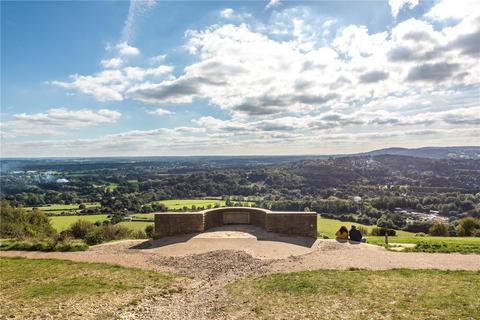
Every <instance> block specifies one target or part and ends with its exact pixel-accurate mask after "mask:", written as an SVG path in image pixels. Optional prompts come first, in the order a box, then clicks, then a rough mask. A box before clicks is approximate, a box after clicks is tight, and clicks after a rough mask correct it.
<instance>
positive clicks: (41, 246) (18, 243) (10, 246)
mask: <svg viewBox="0 0 480 320" xmlns="http://www.w3.org/2000/svg"><path fill="white" fill-rule="evenodd" d="M87 249H88V246H87V245H86V244H85V243H84V242H83V241H79V240H70V241H63V242H59V243H54V242H52V241H46V240H7V241H2V243H1V245H0V250H1V251H8V250H22V251H46V252H49V251H63V252H65V251H85V250H87Z"/></svg>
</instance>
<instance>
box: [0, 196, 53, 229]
mask: <svg viewBox="0 0 480 320" xmlns="http://www.w3.org/2000/svg"><path fill="white" fill-rule="evenodd" d="M0 221H1V223H0V236H1V237H5V238H17V237H45V236H51V235H54V234H55V233H56V231H55V229H54V228H53V227H52V225H51V224H50V220H49V219H48V217H47V216H46V215H45V213H43V212H42V211H40V210H36V209H34V210H32V211H29V212H27V211H25V209H23V208H21V207H20V208H13V207H12V206H10V204H9V203H8V202H7V201H2V202H1V207H0Z"/></svg>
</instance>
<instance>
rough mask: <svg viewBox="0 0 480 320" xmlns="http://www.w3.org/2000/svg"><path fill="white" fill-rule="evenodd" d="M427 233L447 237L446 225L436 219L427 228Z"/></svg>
mask: <svg viewBox="0 0 480 320" xmlns="http://www.w3.org/2000/svg"><path fill="white" fill-rule="evenodd" d="M428 234H429V235H431V236H433V237H448V225H446V224H445V223H443V222H440V221H437V222H435V223H434V224H433V225H432V226H431V227H430V228H429V229H428Z"/></svg>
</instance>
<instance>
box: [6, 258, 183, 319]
mask: <svg viewBox="0 0 480 320" xmlns="http://www.w3.org/2000/svg"><path fill="white" fill-rule="evenodd" d="M0 267H1V268H0V269H1V270H2V272H0V280H1V281H0V305H1V306H2V316H3V317H5V318H21V319H24V318H40V317H44V316H47V314H48V315H49V316H48V317H53V318H57V319H72V318H78V319H82V318H95V319H112V318H113V314H114V312H115V311H117V310H119V309H121V308H126V307H128V305H131V304H135V303H137V302H138V301H139V300H140V299H142V298H145V297H147V296H153V295H157V296H159V295H166V294H169V293H171V292H175V291H178V290H179V288H178V287H177V286H176V285H175V278H174V277H173V276H171V275H165V274H162V273H157V272H153V271H146V270H141V269H130V268H123V267H120V266H115V265H109V264H98V263H84V262H72V261H65V260H46V259H42V260H37V259H31V260H30V259H25V258H5V257H2V259H1V260H0Z"/></svg>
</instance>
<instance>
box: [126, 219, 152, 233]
mask: <svg viewBox="0 0 480 320" xmlns="http://www.w3.org/2000/svg"><path fill="white" fill-rule="evenodd" d="M119 225H121V226H124V227H127V228H129V229H131V230H137V231H145V228H146V227H147V226H149V225H152V226H153V222H143V221H123V222H120V223H119Z"/></svg>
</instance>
